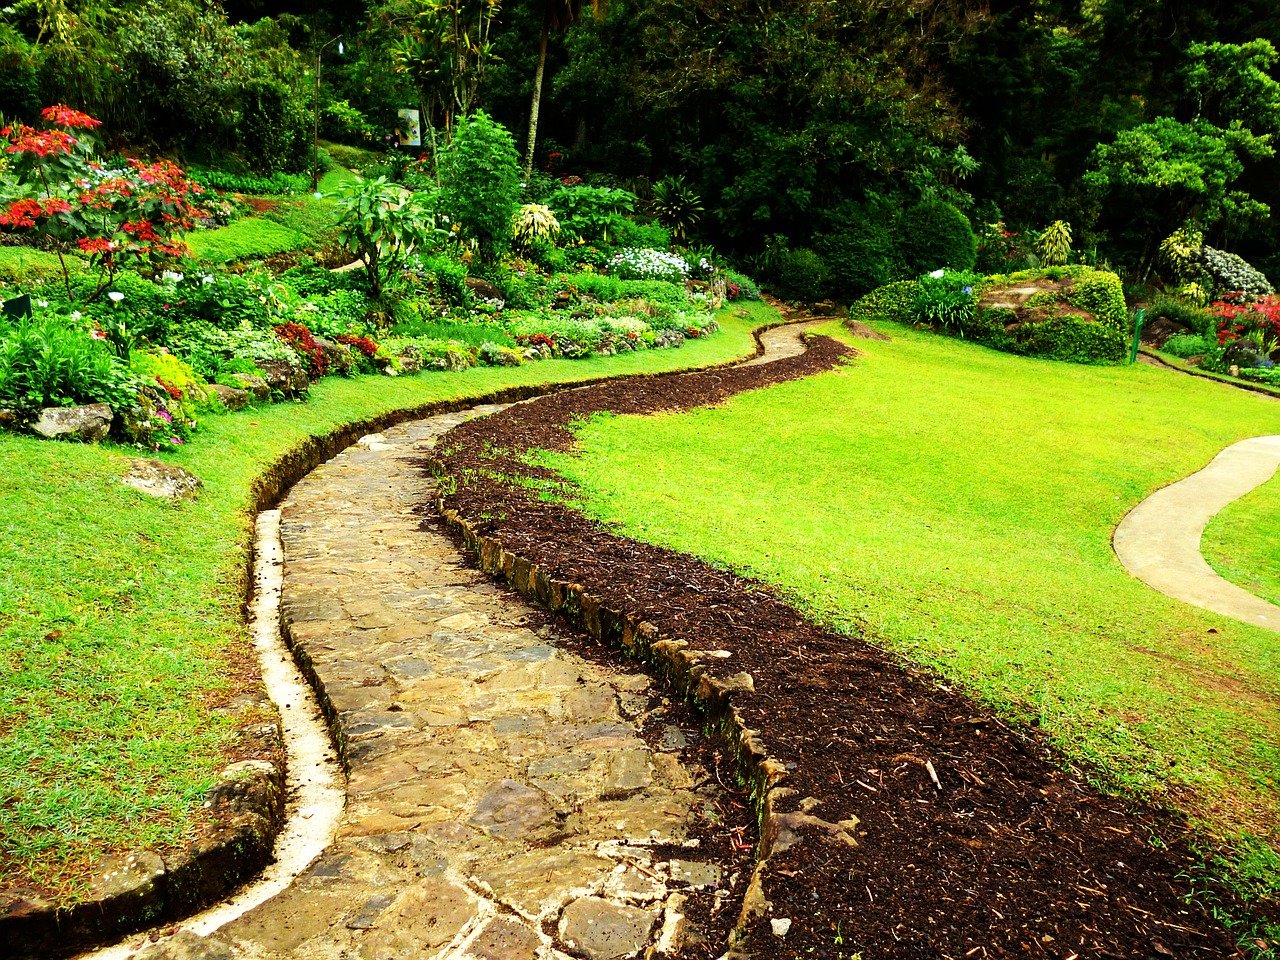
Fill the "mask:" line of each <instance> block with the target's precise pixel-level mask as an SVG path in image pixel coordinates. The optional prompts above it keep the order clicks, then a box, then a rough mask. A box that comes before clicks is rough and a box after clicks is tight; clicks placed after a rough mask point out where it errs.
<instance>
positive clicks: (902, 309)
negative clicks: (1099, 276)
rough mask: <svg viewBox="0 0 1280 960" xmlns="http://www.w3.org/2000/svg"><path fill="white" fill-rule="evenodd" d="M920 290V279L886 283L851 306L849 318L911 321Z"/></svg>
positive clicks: (865, 320)
mask: <svg viewBox="0 0 1280 960" xmlns="http://www.w3.org/2000/svg"><path fill="white" fill-rule="evenodd" d="M919 292H920V281H919V280H898V281H896V282H895V283H886V284H885V285H884V286H883V287H880V288H878V289H876V290H873V291H871V292H870V293H869V294H867V295H866V296H865V297H863V298H862V299H861V300H859V301H857V302H856V303H854V304H853V306H851V307H850V308H849V319H850V320H858V321H861V322H862V323H875V322H877V321H881V320H890V321H892V322H894V323H911V321H912V318H913V316H914V308H915V302H916V297H917V296H918V295H919Z"/></svg>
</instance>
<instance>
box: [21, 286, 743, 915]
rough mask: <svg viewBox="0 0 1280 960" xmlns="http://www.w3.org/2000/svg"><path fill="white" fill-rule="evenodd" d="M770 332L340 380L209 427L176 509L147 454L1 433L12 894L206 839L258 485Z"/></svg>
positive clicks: (720, 357)
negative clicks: (368, 434) (157, 486)
mask: <svg viewBox="0 0 1280 960" xmlns="http://www.w3.org/2000/svg"><path fill="white" fill-rule="evenodd" d="M767 319H768V317H767V314H766V313H765V312H762V311H761V312H757V313H755V314H752V315H750V316H734V315H733V314H730V313H728V312H726V313H724V314H722V316H721V323H722V327H723V332H722V333H721V334H720V335H719V336H716V337H712V338H709V339H706V340H697V341H689V343H688V344H687V345H686V346H685V347H683V348H682V349H680V350H663V351H645V352H642V353H633V354H627V355H625V356H620V357H613V358H593V359H589V360H553V361H545V362H542V363H534V364H527V365H525V366H522V367H517V368H480V369H475V370H471V371H467V372H464V373H433V374H425V375H421V376H417V377H404V378H396V379H391V378H385V377H364V378H357V379H352V380H340V379H327V380H324V381H321V382H320V383H319V384H317V385H315V387H314V388H313V391H312V397H311V399H310V401H309V402H307V403H301V404H281V405H277V406H271V407H261V408H257V409H253V410H250V411H246V412H243V413H239V414H234V415H233V414H225V415H220V416H212V417H209V418H207V419H206V420H205V421H204V423H203V425H202V427H201V430H200V432H199V434H198V436H197V439H196V440H195V442H193V443H191V444H189V445H187V446H186V447H184V448H182V449H180V450H178V451H175V452H173V453H171V454H167V455H165V456H164V459H165V460H167V461H169V462H172V463H176V464H179V465H181V466H183V467H185V468H187V469H188V470H191V471H192V472H193V473H195V474H196V475H198V476H199V477H201V478H202V479H203V480H204V488H203V491H202V493H201V495H200V497H199V499H198V500H196V501H194V502H189V503H185V504H183V505H180V506H175V505H172V504H169V503H161V502H157V501H155V500H154V499H152V498H149V497H147V496H145V495H142V494H139V493H136V492H135V491H133V490H131V489H130V488H127V487H124V486H123V485H121V484H120V483H119V479H120V477H121V476H122V475H123V474H124V473H125V472H126V470H127V462H126V461H127V459H128V458H129V457H130V456H132V455H134V454H136V453H137V452H136V451H132V450H129V449H125V448H120V447H114V446H101V447H94V446H83V445H74V444H55V443H49V442H41V441H37V440H35V439H32V438H29V437H23V436H17V435H13V434H0V889H3V888H4V887H6V886H11V885H30V884H38V885H40V886H42V887H45V888H46V889H49V890H53V891H60V892H61V893H62V895H63V896H67V897H73V896H74V895H75V893H76V890H77V884H79V883H80V882H81V881H82V880H83V877H84V868H85V865H86V863H87V860H88V858H90V857H92V856H93V855H95V854H97V853H100V852H109V851H117V852H125V851H130V850H136V849H138V848H140V847H152V848H158V849H165V848H168V847H172V846H174V845H176V844H179V843H181V842H182V840H183V838H184V837H186V836H188V835H189V834H190V831H191V829H192V825H193V822H194V818H195V816H196V814H197V811H198V807H199V801H200V799H201V798H202V795H203V793H204V792H205V790H206V789H207V788H208V786H209V784H210V781H211V777H212V776H213V774H214V773H216V771H217V770H218V769H219V768H220V766H222V760H221V757H222V755H223V752H224V751H225V750H226V749H227V747H228V746H229V744H228V742H227V739H228V733H229V731H228V729H227V724H226V721H224V720H223V719H222V718H221V717H220V715H219V714H218V712H217V709H216V708H217V706H218V705H219V703H220V702H222V701H224V700H225V699H226V698H227V697H229V696H233V695H234V694H235V693H236V692H237V689H238V686H237V680H236V677H237V675H240V674H242V673H243V671H244V670H245V669H247V664H248V663H249V662H250V654H249V646H248V640H247V638H246V637H245V634H244V630H243V624H242V620H241V612H240V604H241V601H242V600H243V596H244V589H245V584H244V572H245V565H246V547H247V543H248V537H249V532H250V525H251V518H250V517H249V516H248V515H247V513H246V503H247V495H248V491H249V488H250V485H251V483H252V481H253V480H254V478H255V477H257V476H258V475H259V474H260V473H261V472H262V471H263V469H264V468H265V467H266V466H267V465H269V464H271V463H273V462H274V461H276V460H277V459H278V458H279V457H280V456H281V455H282V454H283V453H284V452H285V451H287V450H289V449H291V448H293V447H295V446H297V445H298V444H299V443H301V442H302V441H303V440H304V439H305V438H306V437H308V436H311V435H314V434H317V433H323V432H327V431H328V430H331V429H333V428H334V427H336V426H338V425H341V424H343V423H347V422H350V421H352V420H356V419H359V418H362V417H367V416H371V415H375V414H378V413H382V412H386V411H391V410H396V409H403V408H408V407H413V406H416V405H418V404H422V403H427V402H431V401H435V400H445V399H452V398H456V397H462V396H473V395H478V394H482V393H485V392H488V391H492V390H495V389H498V388H501V387H504V386H508V385H512V384H521V383H551V382H565V381H572V380H579V379H585V378H594V377H601V376H607V375H616V374H622V373H629V372H655V371H659V370H667V369H676V368H680V367H689V366H700V365H704V364H711V363H717V362H721V361H724V360H728V359H732V358H734V357H738V356H741V355H743V354H746V353H749V352H750V350H751V349H752V346H753V342H752V340H751V336H750V330H751V328H752V327H753V326H758V325H760V324H761V323H763V322H766V320H767Z"/></svg>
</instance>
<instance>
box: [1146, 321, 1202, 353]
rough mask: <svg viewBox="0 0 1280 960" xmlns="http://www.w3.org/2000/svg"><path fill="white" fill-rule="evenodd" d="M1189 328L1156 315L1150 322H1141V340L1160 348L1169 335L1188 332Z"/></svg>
mask: <svg viewBox="0 0 1280 960" xmlns="http://www.w3.org/2000/svg"><path fill="white" fill-rule="evenodd" d="M1190 332H1191V328H1190V327H1188V326H1187V325H1186V324H1184V323H1178V321H1177V320H1170V319H1169V318H1168V317H1156V318H1155V319H1154V320H1152V321H1151V322H1150V323H1147V324H1143V327H1142V342H1143V343H1145V344H1149V345H1150V346H1153V347H1155V348H1156V349H1157V350H1159V349H1161V348H1162V347H1163V346H1164V345H1165V343H1166V342H1167V341H1168V339H1169V338H1170V337H1174V336H1177V335H1178V334H1181V333H1190Z"/></svg>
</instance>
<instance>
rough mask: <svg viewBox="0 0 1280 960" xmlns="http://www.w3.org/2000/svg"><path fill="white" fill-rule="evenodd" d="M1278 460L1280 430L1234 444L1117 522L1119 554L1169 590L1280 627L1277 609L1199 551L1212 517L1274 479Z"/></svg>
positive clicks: (1152, 582) (1149, 582)
mask: <svg viewBox="0 0 1280 960" xmlns="http://www.w3.org/2000/svg"><path fill="white" fill-rule="evenodd" d="M1278 466H1280V436H1270V437H1253V438H1252V439H1249V440H1241V441H1240V442H1239V443H1235V444H1232V445H1231V446H1229V447H1227V448H1226V449H1225V450H1223V451H1222V452H1221V453H1219V454H1218V455H1217V456H1216V457H1214V458H1213V460H1212V461H1211V462H1210V463H1209V465H1208V466H1207V467H1205V468H1204V469H1203V470H1201V471H1199V472H1198V473H1194V474H1192V475H1191V476H1189V477H1187V478H1186V479H1184V480H1179V481H1178V482H1177V483H1173V484H1170V485H1169V486H1167V487H1165V488H1163V489H1161V490H1157V491H1156V492H1155V493H1153V494H1152V495H1151V496H1149V497H1147V499H1145V500H1143V501H1142V502H1141V503H1140V504H1138V505H1137V506H1136V507H1134V508H1133V510H1131V511H1130V512H1129V513H1128V514H1127V515H1126V516H1125V518H1124V519H1123V520H1121V521H1120V525H1119V526H1117V527H1116V532H1115V534H1114V536H1113V538H1112V544H1113V546H1114V547H1115V551H1116V556H1117V557H1118V558H1119V560H1120V562H1121V564H1123V565H1124V567H1125V569H1126V570H1128V571H1129V572H1130V573H1132V574H1133V575H1134V576H1135V577H1137V578H1138V579H1139V580H1141V581H1142V582H1143V583H1145V584H1147V585H1148V586H1151V587H1153V588H1154V589H1156V590H1159V591H1160V592H1161V593H1163V594H1165V595H1167V596H1170V597H1173V598H1174V599H1176V600H1182V601H1183V602H1185V603H1189V604H1191V605H1192V606H1196V607H1201V608H1202V609H1205V610H1212V611H1213V612H1214V613H1220V614H1223V615H1224V616H1228V617H1234V618H1235V619H1237V620H1243V621H1244V622H1245V623H1249V624H1253V625H1254V626H1258V627H1264V628H1266V629H1268V630H1276V631H1280V607H1278V606H1276V605H1275V604H1273V603H1268V602H1267V601H1266V600H1263V599H1261V598H1260V597H1255V596H1254V595H1253V594H1252V593H1249V592H1248V591H1247V590H1243V589H1241V588H1240V587H1237V586H1236V585H1235V584H1233V583H1229V582H1227V581H1226V580H1224V579H1222V577H1220V576H1218V574H1216V573H1214V571H1213V569H1212V568H1211V567H1210V566H1209V564H1208V563H1206V562H1205V559H1204V557H1203V556H1202V555H1201V553H1200V538H1201V536H1202V535H1203V534H1204V529H1205V527H1206V526H1208V524H1209V521H1210V520H1211V519H1212V518H1213V516H1214V515H1215V514H1216V513H1217V512H1218V511H1219V510H1221V509H1222V508H1223V507H1225V506H1226V505H1227V504H1229V503H1231V502H1232V501H1234V500H1238V499H1240V498H1241V497H1243V496H1244V495H1245V494H1246V493H1249V492H1250V491H1251V490H1254V489H1256V488H1257V487H1260V486H1261V485H1262V484H1264V483H1266V482H1267V481H1268V480H1270V479H1271V477H1272V476H1274V475H1275V472H1276V468H1277V467H1278Z"/></svg>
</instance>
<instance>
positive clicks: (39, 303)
mask: <svg viewBox="0 0 1280 960" xmlns="http://www.w3.org/2000/svg"><path fill="white" fill-rule="evenodd" d="M36 306H37V307H39V308H40V309H41V310H47V309H48V307H49V301H48V300H37V301H36Z"/></svg>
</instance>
